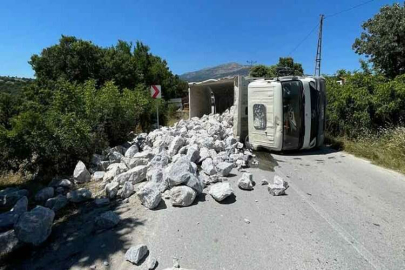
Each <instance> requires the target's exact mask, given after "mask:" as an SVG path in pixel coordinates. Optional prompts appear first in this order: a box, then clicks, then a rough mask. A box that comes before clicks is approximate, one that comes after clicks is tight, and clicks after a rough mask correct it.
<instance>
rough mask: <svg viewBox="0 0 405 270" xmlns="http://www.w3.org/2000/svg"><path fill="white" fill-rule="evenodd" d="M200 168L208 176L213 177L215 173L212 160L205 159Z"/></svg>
mask: <svg viewBox="0 0 405 270" xmlns="http://www.w3.org/2000/svg"><path fill="white" fill-rule="evenodd" d="M201 168H202V170H203V171H204V172H205V173H206V174H208V175H214V174H216V173H217V170H216V169H215V166H214V163H213V161H212V158H207V159H205V160H204V161H203V163H202V165H201Z"/></svg>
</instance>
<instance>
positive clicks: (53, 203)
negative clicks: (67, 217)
mask: <svg viewBox="0 0 405 270" xmlns="http://www.w3.org/2000/svg"><path fill="white" fill-rule="evenodd" d="M68 202H69V201H68V199H67V198H66V197H65V196H63V195H58V196H56V197H55V198H50V199H48V200H47V201H46V203H45V207H48V208H49V209H52V210H53V211H54V212H57V211H59V210H60V209H62V208H63V207H65V206H66V205H67V204H68Z"/></svg>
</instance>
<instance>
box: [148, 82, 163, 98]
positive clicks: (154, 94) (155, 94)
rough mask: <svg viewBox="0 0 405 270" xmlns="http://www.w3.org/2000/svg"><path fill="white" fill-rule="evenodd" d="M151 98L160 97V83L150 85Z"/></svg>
mask: <svg viewBox="0 0 405 270" xmlns="http://www.w3.org/2000/svg"><path fill="white" fill-rule="evenodd" d="M150 94H151V95H152V98H162V87H161V86H160V85H152V86H151V87H150Z"/></svg>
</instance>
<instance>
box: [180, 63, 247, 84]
mask: <svg viewBox="0 0 405 270" xmlns="http://www.w3.org/2000/svg"><path fill="white" fill-rule="evenodd" d="M249 69H250V66H244V65H240V64H238V63H228V64H223V65H219V66H216V67H210V68H204V69H201V70H198V71H193V72H188V73H184V74H183V75H180V78H181V79H183V80H185V81H187V82H201V81H205V80H208V79H219V78H225V77H233V76H236V75H242V76H247V75H249Z"/></svg>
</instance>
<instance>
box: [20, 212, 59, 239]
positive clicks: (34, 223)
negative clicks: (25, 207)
mask: <svg viewBox="0 0 405 270" xmlns="http://www.w3.org/2000/svg"><path fill="white" fill-rule="evenodd" d="M54 217H55V213H54V212H53V211H52V210H50V209H48V208H46V207H42V206H39V205H38V206H37V207H35V208H34V209H33V210H31V211H30V212H25V213H24V214H22V215H21V216H20V218H19V220H18V221H17V223H16V224H15V226H14V229H15V234H16V236H17V238H18V239H19V240H20V241H22V242H25V243H29V244H33V245H35V246H37V245H39V244H41V243H43V242H44V241H45V240H46V239H47V238H48V236H49V235H50V234H51V231H52V224H53V219H54Z"/></svg>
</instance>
